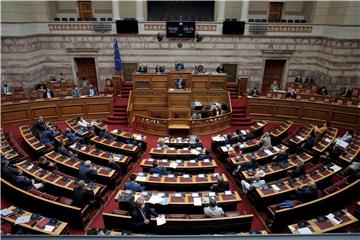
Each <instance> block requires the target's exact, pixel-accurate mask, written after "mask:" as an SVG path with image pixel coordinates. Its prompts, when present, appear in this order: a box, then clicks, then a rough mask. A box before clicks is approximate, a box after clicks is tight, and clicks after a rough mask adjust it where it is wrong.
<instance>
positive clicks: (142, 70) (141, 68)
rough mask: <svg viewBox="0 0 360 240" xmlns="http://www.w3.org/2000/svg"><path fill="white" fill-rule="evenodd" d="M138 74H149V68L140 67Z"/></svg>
mask: <svg viewBox="0 0 360 240" xmlns="http://www.w3.org/2000/svg"><path fill="white" fill-rule="evenodd" d="M138 72H139V73H147V67H145V66H144V65H140V66H139V69H138Z"/></svg>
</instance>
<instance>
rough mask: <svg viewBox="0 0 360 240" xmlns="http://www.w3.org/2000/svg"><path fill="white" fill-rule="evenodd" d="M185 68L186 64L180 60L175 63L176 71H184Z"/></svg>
mask: <svg viewBox="0 0 360 240" xmlns="http://www.w3.org/2000/svg"><path fill="white" fill-rule="evenodd" d="M184 69H185V67H184V64H182V63H179V62H177V63H175V70H176V71H182V70H184Z"/></svg>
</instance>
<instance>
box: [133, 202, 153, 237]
mask: <svg viewBox="0 0 360 240" xmlns="http://www.w3.org/2000/svg"><path fill="white" fill-rule="evenodd" d="M130 215H131V224H132V226H133V231H134V232H141V233H146V232H148V231H149V227H150V225H149V224H150V217H151V216H155V217H157V215H158V214H157V213H156V212H155V209H153V208H150V207H149V206H148V205H147V204H145V199H144V197H143V196H140V197H139V198H138V199H136V201H135V207H134V208H133V209H132V210H131V212H130Z"/></svg>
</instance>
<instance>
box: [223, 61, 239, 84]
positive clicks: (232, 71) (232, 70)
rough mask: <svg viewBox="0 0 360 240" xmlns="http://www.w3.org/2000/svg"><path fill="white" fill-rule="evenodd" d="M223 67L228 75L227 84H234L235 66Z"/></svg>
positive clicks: (227, 65) (225, 65) (224, 65)
mask: <svg viewBox="0 0 360 240" xmlns="http://www.w3.org/2000/svg"><path fill="white" fill-rule="evenodd" d="M223 67H224V69H225V72H226V74H227V75H228V82H233V83H234V82H236V74H237V64H223Z"/></svg>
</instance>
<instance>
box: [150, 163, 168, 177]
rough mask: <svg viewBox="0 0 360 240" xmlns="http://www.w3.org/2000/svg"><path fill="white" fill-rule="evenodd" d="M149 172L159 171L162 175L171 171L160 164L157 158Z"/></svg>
mask: <svg viewBox="0 0 360 240" xmlns="http://www.w3.org/2000/svg"><path fill="white" fill-rule="evenodd" d="M149 172H150V173H151V174H154V173H158V174H160V175H165V174H168V173H169V172H168V171H166V168H165V167H161V166H159V164H158V162H157V160H154V162H153V167H152V168H150V170H149Z"/></svg>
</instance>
